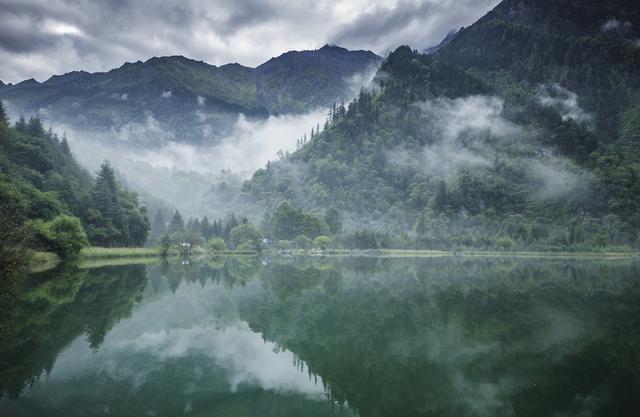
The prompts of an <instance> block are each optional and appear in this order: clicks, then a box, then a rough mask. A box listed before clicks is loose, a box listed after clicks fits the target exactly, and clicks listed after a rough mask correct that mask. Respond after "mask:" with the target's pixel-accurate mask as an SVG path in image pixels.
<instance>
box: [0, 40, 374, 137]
mask: <svg viewBox="0 0 640 417" xmlns="http://www.w3.org/2000/svg"><path fill="white" fill-rule="evenodd" d="M381 60H382V58H380V57H378V56H377V55H375V54H373V53H372V52H370V51H362V50H360V51H349V50H347V49H344V48H340V47H335V46H328V45H325V46H324V47H322V48H320V49H317V50H307V51H289V52H287V53H284V54H281V55H280V56H277V57H274V58H271V59H270V60H268V61H266V62H265V63H263V64H261V65H259V66H257V67H255V68H251V67H246V66H243V65H240V64H237V63H234V64H225V65H222V66H219V67H218V66H215V65H211V64H208V63H206V62H204V61H196V60H192V59H189V58H186V57H184V56H181V55H174V56H166V57H152V58H149V59H148V60H146V61H144V62H142V61H137V62H127V63H124V64H123V65H121V66H120V67H118V68H114V69H111V70H109V71H106V72H95V73H88V72H85V71H72V72H69V73H66V74H62V75H54V76H52V77H50V78H49V79H47V80H46V81H44V82H42V83H40V82H38V81H36V80H33V79H30V80H25V81H22V82H20V83H17V84H15V85H7V86H3V87H0V98H1V99H4V100H6V101H8V102H9V103H11V104H12V106H13V107H14V108H16V109H17V110H18V112H23V113H25V114H37V113H41V114H42V113H43V112H44V114H45V115H47V116H48V117H47V118H50V119H53V120H56V121H60V122H63V123H67V124H70V125H72V126H77V127H80V128H83V129H93V128H95V129H99V130H109V129H111V128H112V127H114V126H116V127H118V126H122V125H124V124H126V123H130V122H135V123H145V121H146V119H147V117H148V113H151V114H153V115H154V116H155V118H156V119H157V120H159V121H161V123H163V124H164V126H165V127H166V129H168V130H170V131H175V133H176V137H177V138H176V140H178V141H181V140H182V141H190V139H189V136H190V135H191V136H193V137H194V138H195V139H193V141H195V142H202V141H206V140H207V138H204V137H203V134H202V133H201V132H200V130H201V127H202V126H203V124H202V121H200V120H199V118H201V116H202V114H205V113H208V114H210V117H209V116H207V119H209V120H208V122H211V123H210V124H212V129H210V130H212V131H213V132H216V133H219V134H218V136H223V135H224V134H225V133H226V132H227V131H228V129H229V126H230V125H231V124H232V123H233V122H234V121H235V119H236V118H237V115H238V114H239V113H243V114H245V115H248V116H249V117H262V118H264V117H267V116H268V115H277V114H288V113H304V112H307V111H310V110H312V109H315V108H318V107H328V106H329V105H330V103H331V102H332V101H335V100H340V99H347V98H349V97H350V95H351V94H352V91H351V89H352V86H351V85H350V84H349V79H350V77H353V76H354V75H356V74H359V73H362V72H365V71H368V70H370V69H371V68H375V67H376V66H377V65H378V64H379V62H380V61H381ZM78 109H83V112H82V113H81V114H79V112H78ZM185 126H197V128H193V129H187V131H183V130H185Z"/></svg>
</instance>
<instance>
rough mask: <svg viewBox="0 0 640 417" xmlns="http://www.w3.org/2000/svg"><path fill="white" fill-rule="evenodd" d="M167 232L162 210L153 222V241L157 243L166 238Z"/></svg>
mask: <svg viewBox="0 0 640 417" xmlns="http://www.w3.org/2000/svg"><path fill="white" fill-rule="evenodd" d="M166 232H167V225H166V222H165V220H164V216H163V214H162V210H158V212H157V213H156V215H155V217H154V218H153V221H152V222H151V236H150V237H151V241H153V242H155V241H157V240H158V239H160V238H161V237H162V236H164V235H165V234H166Z"/></svg>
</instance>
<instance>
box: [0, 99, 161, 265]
mask: <svg viewBox="0 0 640 417" xmlns="http://www.w3.org/2000/svg"><path fill="white" fill-rule="evenodd" d="M2 108H4V106H3V107H2ZM0 201H1V202H2V206H3V207H2V209H3V211H6V212H7V213H12V217H13V220H12V221H14V222H15V223H16V227H21V228H26V229H28V230H31V232H29V235H30V236H31V237H32V239H30V245H31V246H32V247H33V248H35V249H44V250H52V251H54V252H56V253H58V254H59V255H61V256H63V257H68V256H71V255H73V254H74V253H77V252H78V251H79V250H80V248H81V247H82V246H85V245H87V244H89V243H91V244H92V245H102V246H139V245H142V244H143V243H144V242H145V240H146V236H147V232H148V229H149V226H148V221H147V219H146V213H145V209H144V207H141V206H140V205H139V203H138V200H137V196H136V194H135V193H134V192H130V191H127V190H124V189H123V188H122V187H121V186H120V185H119V184H118V182H117V181H116V180H115V178H114V174H113V170H112V169H111V167H110V166H109V164H108V163H105V164H104V165H103V166H102V167H101V169H100V171H99V172H98V173H97V176H96V178H95V180H94V179H93V178H92V177H91V175H90V174H89V173H88V172H87V171H85V170H84V169H83V168H82V167H80V166H79V165H78V163H77V162H76V161H75V159H74V158H73V155H72V153H71V152H70V149H69V145H68V143H67V141H66V140H65V138H64V137H63V138H62V139H61V138H60V137H59V136H58V135H57V133H55V132H54V131H53V130H52V129H47V130H45V128H44V127H43V124H42V121H41V120H40V119H39V118H38V117H32V118H30V119H29V120H28V121H26V120H25V119H24V118H23V117H20V118H19V119H18V121H17V122H16V123H15V126H14V127H11V126H10V125H9V123H8V120H7V119H6V116H4V118H3V119H2V123H0ZM3 244H5V243H4V242H3Z"/></svg>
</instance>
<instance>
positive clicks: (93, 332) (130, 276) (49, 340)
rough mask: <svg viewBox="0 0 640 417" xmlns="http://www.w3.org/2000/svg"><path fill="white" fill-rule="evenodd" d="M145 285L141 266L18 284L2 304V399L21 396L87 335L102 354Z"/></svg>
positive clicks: (69, 272) (67, 272)
mask: <svg viewBox="0 0 640 417" xmlns="http://www.w3.org/2000/svg"><path fill="white" fill-rule="evenodd" d="M145 285H146V275H145V270H144V267H143V266H141V265H136V266H128V267H119V268H113V267H105V268H99V269H95V270H92V271H89V272H87V271H81V270H78V269H74V268H58V269H55V270H53V271H49V272H46V273H42V274H37V275H34V276H32V277H29V278H28V279H27V278H25V279H24V280H16V288H13V289H12V290H11V291H10V292H8V293H3V295H2V300H1V303H0V305H2V312H3V314H2V317H1V318H0V334H1V335H2V338H0V363H1V364H2V366H1V367H0V368H1V371H0V394H3V393H5V392H6V393H8V394H9V396H11V397H16V396H18V395H19V394H20V393H21V392H22V390H23V389H24V387H25V386H26V385H28V384H31V383H33V382H34V381H36V380H38V378H39V377H40V376H41V375H42V373H43V372H49V371H50V370H51V368H52V367H53V365H54V363H55V361H56V357H57V356H58V354H59V352H60V351H61V350H62V349H63V348H64V347H65V346H67V345H68V344H69V343H71V341H73V340H74V339H76V338H77V337H78V336H80V335H82V334H83V333H84V334H86V335H87V339H88V341H89V344H90V346H91V347H92V348H94V349H97V348H99V346H100V344H101V343H102V340H103V339H104V336H105V334H106V333H107V332H108V331H109V329H111V328H112V327H113V325H114V324H115V323H117V322H118V321H119V320H120V319H122V318H123V317H127V316H129V314H130V313H131V308H132V306H133V304H134V303H135V302H136V301H139V299H140V297H141V294H142V291H143V289H144V287H145Z"/></svg>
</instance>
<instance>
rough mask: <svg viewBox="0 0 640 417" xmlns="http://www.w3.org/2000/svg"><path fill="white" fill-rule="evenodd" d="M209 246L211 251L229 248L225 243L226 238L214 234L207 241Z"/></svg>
mask: <svg viewBox="0 0 640 417" xmlns="http://www.w3.org/2000/svg"><path fill="white" fill-rule="evenodd" d="M207 248H208V249H209V250H210V251H211V252H225V251H226V250H227V245H226V244H225V243H224V239H222V238H221V237H218V236H214V237H212V238H211V239H209V241H208V242H207Z"/></svg>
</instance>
